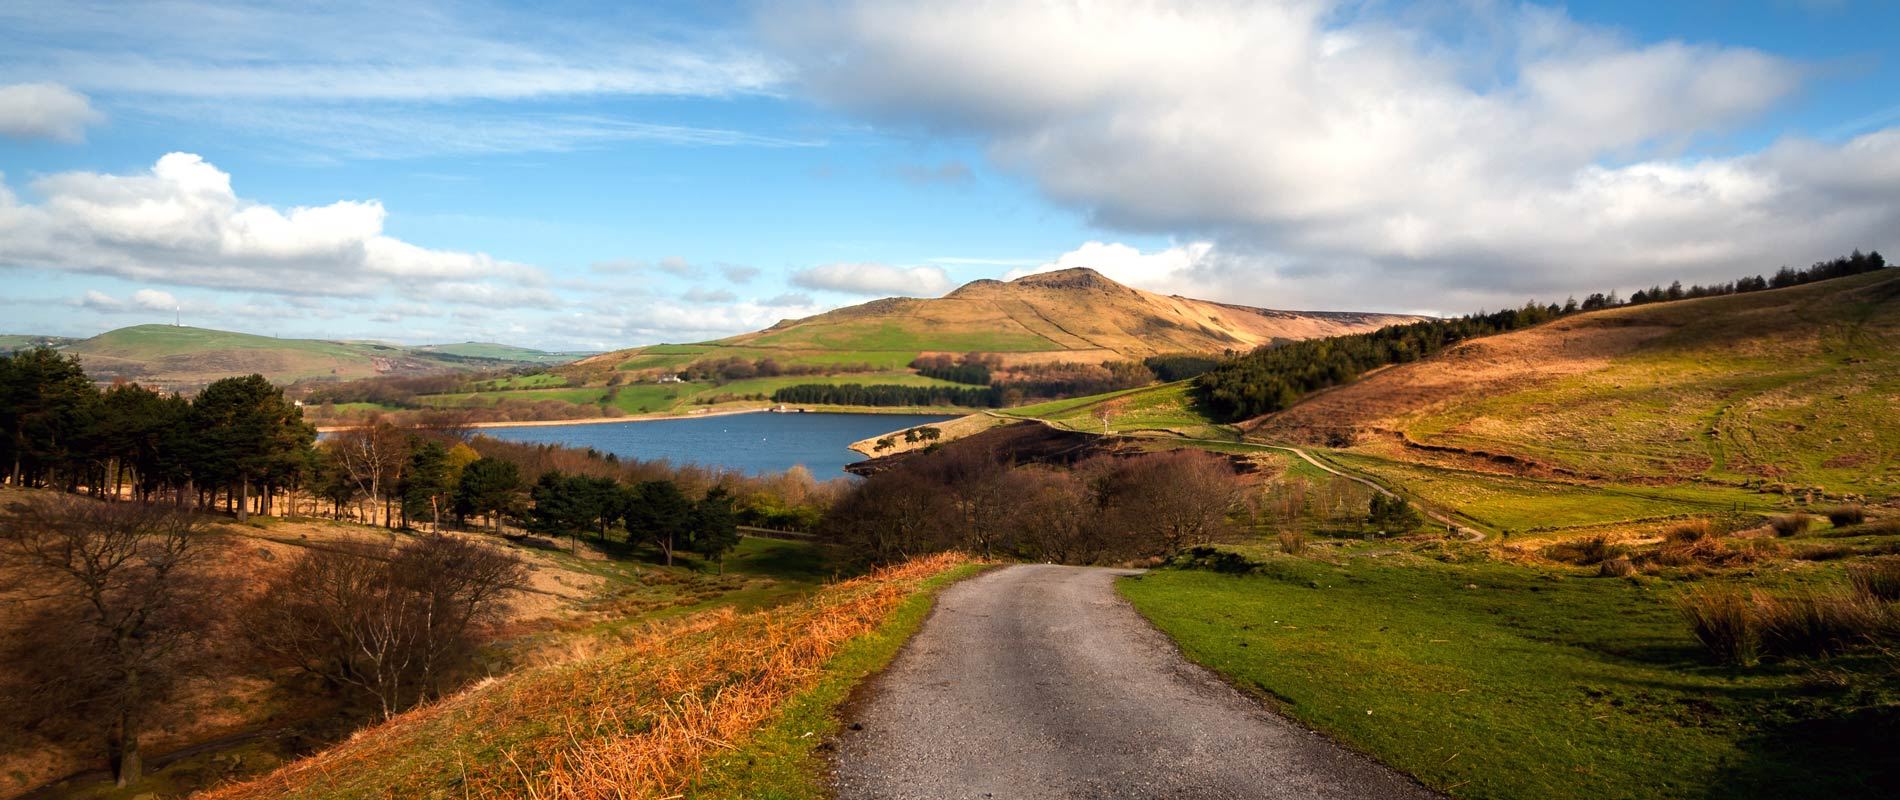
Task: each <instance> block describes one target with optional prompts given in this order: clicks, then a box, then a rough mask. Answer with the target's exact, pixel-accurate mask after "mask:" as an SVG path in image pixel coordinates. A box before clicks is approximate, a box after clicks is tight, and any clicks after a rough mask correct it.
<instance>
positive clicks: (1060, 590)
mask: <svg viewBox="0 0 1900 800" xmlns="http://www.w3.org/2000/svg"><path fill="white" fill-rule="evenodd" d="M1133 574H1137V573H1134V572H1131V571H1127V570H1109V569H1097V568H1087V567H1063V566H1054V565H1018V566H1012V567H1008V568H1005V569H1000V570H995V571H992V572H989V573H986V574H984V575H982V576H979V577H977V578H974V579H971V580H968V581H965V582H963V583H961V584H958V585H956V586H953V587H951V588H950V589H949V590H947V591H945V592H944V593H943V595H942V596H941V597H940V598H939V599H938V602H937V609H936V611H935V613H934V614H933V615H932V616H931V618H930V619H929V621H928V622H926V623H925V625H924V627H923V630H922V631H920V632H919V634H918V636H917V638H916V639H914V640H913V641H912V642H911V644H910V646H909V647H908V648H907V649H906V650H905V651H904V652H903V653H902V654H900V655H899V656H898V658H897V660H896V661H895V662H893V664H892V665H891V668H890V669H888V670H886V671H885V672H884V674H882V675H880V676H879V677H878V678H876V679H875V680H873V681H872V682H871V683H870V684H869V685H868V686H867V687H866V689H865V691H864V693H863V694H862V695H861V697H860V698H859V699H858V701H857V702H855V703H854V704H853V705H852V706H850V707H848V708H847V710H846V712H845V721H846V722H847V723H848V724H849V725H850V728H851V730H849V731H848V732H847V733H846V734H845V735H843V736H842V737H841V738H840V740H839V742H838V748H837V751H836V754H835V756H834V766H835V767H836V774H835V789H836V790H837V796H838V797H839V798H841V800H858V799H860V798H865V799H869V798H876V799H877V800H899V799H908V798H918V799H920V800H921V799H922V798H932V799H935V798H1109V799H1113V798H1184V799H1188V800H1196V799H1199V798H1294V797H1298V798H1399V799H1401V800H1403V799H1404V798H1429V797H1436V796H1437V795H1434V794H1432V793H1431V792H1430V791H1428V790H1426V789H1424V788H1423V787H1421V786H1419V785H1418V784H1417V783H1415V782H1413V781H1412V780H1411V779H1409V778H1407V777H1405V776H1403V775H1400V774H1399V773H1397V772H1394V771H1392V770H1390V769H1388V768H1386V767H1384V766H1381V765H1379V764H1378V763H1376V762H1374V761H1372V760H1371V759H1369V758H1366V757H1365V756H1363V755H1360V754H1358V753H1355V752H1353V751H1350V750H1348V749H1346V748H1344V747H1342V746H1340V745H1338V744H1336V743H1334V742H1332V741H1330V740H1327V739H1326V738H1324V737H1322V736H1320V735H1318V734H1316V733H1313V732H1311V731H1309V730H1306V729H1305V728H1302V727H1300V726H1299V725H1296V724H1294V723H1292V722H1290V721H1288V720H1286V719H1283V718H1281V717H1279V716H1277V715H1275V714H1273V713H1271V712H1269V711H1268V710H1266V708H1265V707H1264V706H1262V705H1261V704H1260V703H1259V702H1258V701H1257V700H1255V699H1253V698H1250V697H1247V696H1245V695H1243V694H1241V693H1240V692H1238V691H1236V690H1235V689H1234V688H1233V687H1231V686H1229V685H1227V684H1226V683H1224V682H1222V681H1221V680H1220V679H1219V678H1218V677H1216V676H1215V675H1213V674H1212V673H1210V672H1207V671H1206V670H1204V669H1201V668H1200V667H1197V666H1194V665H1192V664H1190V663H1188V662H1187V660H1186V659H1184V658H1182V657H1181V654H1180V652H1179V651H1178V650H1177V649H1176V648H1175V646H1174V644H1173V643H1172V642H1171V641H1169V640H1168V638H1167V637H1166V636H1164V635H1162V634H1161V633H1160V632H1159V631H1156V630H1155V629H1154V628H1153V627H1152V626H1150V625H1149V624H1148V622H1147V621H1146V620H1144V619H1143V618H1142V617H1141V616H1140V615H1139V614H1137V613H1136V612H1135V610H1134V609H1133V608H1132V607H1130V606H1129V605H1128V603H1127V602H1125V601H1123V600H1122V599H1121V598H1120V597H1118V596H1117V595H1116V593H1115V589H1114V581H1115V580H1116V579H1117V578H1118V577H1120V576H1126V575H1133ZM1262 655H1263V656H1264V657H1271V656H1270V654H1264V653H1263V654H1262Z"/></svg>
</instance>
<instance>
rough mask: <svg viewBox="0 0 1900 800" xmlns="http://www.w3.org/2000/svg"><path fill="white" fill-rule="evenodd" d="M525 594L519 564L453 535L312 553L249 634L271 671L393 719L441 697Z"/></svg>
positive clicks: (254, 609)
mask: <svg viewBox="0 0 1900 800" xmlns="http://www.w3.org/2000/svg"><path fill="white" fill-rule="evenodd" d="M525 585H526V569H525V568H524V567H523V566H522V564H521V562H520V560H519V559H516V558H515V557H514V556H512V555H510V554H508V553H505V552H503V551H500V550H497V549H495V548H492V547H488V546H486V545H482V544H478V543H475V542H471V541H467V540H464V539H460V538H457V537H452V536H440V535H438V536H430V537H426V538H423V539H418V540H414V541H411V542H409V543H407V544H405V545H403V546H401V547H399V548H391V547H387V546H381V545H376V544H369V543H359V544H354V545H350V546H345V547H338V548H335V549H327V550H311V551H308V552H306V553H304V554H303V555H301V556H299V557H298V558H297V559H296V561H294V562H293V563H292V564H291V565H290V566H289V568H288V569H286V570H285V571H284V572H282V573H280V574H279V575H277V576H276V577H274V578H273V579H272V580H271V581H270V583H269V585H268V587H267V588H266V590H265V592H264V594H263V596H262V597H260V598H259V599H258V601H257V602H256V603H254V604H253V605H252V606H251V608H250V610H249V612H248V613H247V614H246V615H245V618H244V623H243V627H244V632H245V638H246V639H247V640H248V641H249V642H250V643H251V645H252V646H253V648H255V650H256V652H257V653H258V654H259V655H260V656H262V657H264V659H265V663H267V664H270V665H272V666H278V667H288V668H294V669H299V670H303V671H305V672H308V673H311V674H313V675H316V676H317V677H319V678H320V679H322V680H323V681H324V682H325V683H326V684H328V685H330V686H333V687H339V688H341V687H349V688H353V689H356V690H358V691H361V692H363V693H364V694H367V695H368V696H370V697H371V698H373V699H374V700H375V701H376V703H377V705H378V706H379V708H380V710H381V712H382V714H383V716H385V717H388V716H391V715H394V714H395V713H396V712H398V711H400V710H402V709H403V708H405V707H407V706H408V705H409V704H410V703H413V702H416V701H420V700H423V699H426V698H428V697H430V696H434V695H437V694H439V693H440V692H441V691H442V687H443V680H444V678H445V677H446V673H447V672H449V671H450V670H452V669H453V668H454V667H455V666H456V665H458V664H459V663H461V662H462V660H463V659H464V658H465V657H466V656H467V655H468V654H469V653H470V652H472V650H473V646H474V634H475V631H476V628H477V626H478V625H479V624H480V623H483V622H485V621H488V620H490V619H492V618H493V617H494V616H495V615H496V614H499V613H500V612H501V610H502V605H501V603H500V602H499V601H500V600H501V599H502V598H503V597H505V596H506V595H507V594H508V593H509V592H512V591H516V590H518V589H521V588H523V587H524V586H525Z"/></svg>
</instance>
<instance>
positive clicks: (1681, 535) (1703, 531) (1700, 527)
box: [1663, 519, 1716, 542]
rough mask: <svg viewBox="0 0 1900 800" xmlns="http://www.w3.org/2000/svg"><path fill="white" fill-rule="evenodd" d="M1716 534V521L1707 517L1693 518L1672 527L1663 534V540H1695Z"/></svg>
mask: <svg viewBox="0 0 1900 800" xmlns="http://www.w3.org/2000/svg"><path fill="white" fill-rule="evenodd" d="M1714 535H1716V534H1715V524H1714V523H1712V522H1710V521H1708V520H1706V519H1692V520H1689V521H1688V522H1684V523H1682V524H1680V525H1677V526H1675V527H1673V528H1670V529H1669V530H1668V531H1667V532H1665V533H1664V534H1663V540H1664V541H1668V542H1693V541H1695V540H1697V539H1706V538H1709V537H1711V536H1714Z"/></svg>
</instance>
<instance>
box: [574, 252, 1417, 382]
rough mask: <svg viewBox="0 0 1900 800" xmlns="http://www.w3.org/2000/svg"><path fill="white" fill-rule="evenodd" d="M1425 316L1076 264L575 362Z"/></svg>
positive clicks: (622, 366) (1167, 338)
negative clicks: (1236, 299) (1276, 304)
mask: <svg viewBox="0 0 1900 800" xmlns="http://www.w3.org/2000/svg"><path fill="white" fill-rule="evenodd" d="M1415 319H1419V318H1418V317H1411V316H1405V315H1398V314H1373V313H1359V312H1326V311H1276V310H1272V309H1263V308H1250V307H1247V306H1237V305H1228V304H1224V303H1215V302H1211V301H1207V300H1194V299H1191V298H1186V297H1179V296H1170V295H1160V294H1155V293H1153V292H1145V291H1142V290H1140V289H1135V288H1131V287H1128V286H1123V285H1121V284H1119V283H1116V282H1115V281H1112V280H1109V279H1108V278H1106V277H1104V276H1102V274H1101V273H1098V272H1096V271H1094V270H1092V269H1086V268H1077V269H1066V270H1061V271H1058V272H1048V273H1042V274H1038V275H1029V276H1025V277H1022V278H1018V279H1016V280H1013V281H1009V282H1007V283H1005V282H1002V281H994V280H980V281H974V282H972V283H969V284H966V285H964V286H963V287H962V288H959V289H957V290H956V291H953V292H951V293H950V294H948V295H945V296H943V297H940V298H932V299H918V298H910V297H893V298H886V299H883V300H873V301H871V302H869V303H863V304H860V305H855V306H850V307H848V308H841V309H837V310H835V311H829V312H826V313H823V314H819V315H817V316H813V317H806V318H804V319H796V320H786V321H783V322H780V323H778V324H777V325H773V326H772V327H770V328H767V329H765V330H762V331H756V332H753V333H744V334H740V335H738V336H732V337H729V338H725V339H720V340H718V341H713V342H704V343H700V344H692V345H657V346H653V347H640V348H633V349H629V350H619V351H615V352H612V353H605V354H602V355H599V356H595V357H593V358H589V359H585V360H583V361H580V362H578V363H576V364H574V365H573V366H571V367H569V368H568V369H567V370H565V371H567V372H570V373H581V372H590V371H591V372H599V371H607V370H632V371H658V370H663V369H673V368H677V367H680V366H683V365H685V364H690V363H693V362H696V361H703V360H710V359H720V358H728V357H739V358H764V357H770V358H775V359H778V360H781V361H785V362H787V363H813V364H868V365H872V366H876V367H880V368H884V369H897V368H902V367H903V366H905V365H907V364H909V363H910V362H911V361H912V360H915V359H916V358H917V357H918V356H920V355H933V354H945V355H963V354H965V353H971V352H980V353H986V354H990V355H993V356H995V357H996V358H997V360H998V361H999V362H1000V363H1002V364H1003V365H1005V366H1009V365H1017V364H1042V363H1049V362H1082V363H1099V362H1101V361H1104V360H1112V359H1128V358H1137V359H1138V358H1142V357H1145V356H1152V355H1157V354H1161V353H1215V354H1217V353H1222V352H1225V351H1228V350H1250V349H1252V348H1254V347H1257V346H1259V345H1262V344H1267V343H1270V342H1274V341H1285V340H1293V339H1309V338H1314V337H1320V336H1333V335H1336V334H1342V333H1355V332H1359V331H1367V330H1373V329H1376V328H1380V327H1384V326H1386V325H1391V324H1394V323H1399V322H1409V321H1412V320H1415Z"/></svg>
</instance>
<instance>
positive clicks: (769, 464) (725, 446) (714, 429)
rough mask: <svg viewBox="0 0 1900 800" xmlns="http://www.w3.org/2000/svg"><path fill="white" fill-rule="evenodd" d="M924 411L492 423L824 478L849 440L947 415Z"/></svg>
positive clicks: (608, 446) (649, 456)
mask: <svg viewBox="0 0 1900 800" xmlns="http://www.w3.org/2000/svg"><path fill="white" fill-rule="evenodd" d="M947 419H953V418H952V417H941V416H926V415H921V414H733V415H730V416H723V417H701V418H698V419H693V418H687V419H664V420H648V421H642V422H604V423H599V424H593V425H546V426H534V427H525V428H487V429H484V430H482V431H480V433H483V434H486V435H488V436H493V437H495V438H497V439H505V440H507V441H511V442H532V443H535V444H564V445H568V446H570V447H592V448H594V449H595V450H599V451H601V452H603V453H613V454H614V455H617V456H620V457H622V458H638V459H642V460H646V461H652V460H656V459H662V458H664V459H666V460H668V461H671V462H673V463H675V464H699V465H701V466H706V467H726V468H730V469H737V470H740V471H743V472H745V473H747V474H751V475H760V474H764V473H768V472H779V471H782V470H786V469H790V468H791V467H792V466H793V465H794V464H803V465H804V466H805V468H806V469H809V470H811V472H812V475H814V476H817V478H818V479H819V480H824V479H827V478H836V477H839V476H841V475H844V474H846V473H845V471H844V465H846V464H849V463H851V462H853V461H860V460H862V459H863V458H864V456H862V455H859V454H858V453H856V452H854V451H852V450H849V449H847V448H846V446H847V445H849V444H851V443H852V442H855V441H858V440H859V439H863V438H866V437H870V436H875V435H877V434H880V433H889V432H891V431H894V430H900V429H903V428H908V427H911V426H913V425H924V424H928V423H931V422H942V421H944V420H947Z"/></svg>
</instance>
